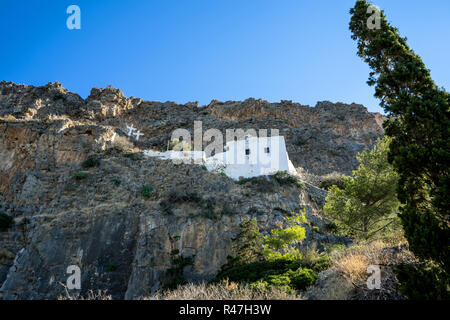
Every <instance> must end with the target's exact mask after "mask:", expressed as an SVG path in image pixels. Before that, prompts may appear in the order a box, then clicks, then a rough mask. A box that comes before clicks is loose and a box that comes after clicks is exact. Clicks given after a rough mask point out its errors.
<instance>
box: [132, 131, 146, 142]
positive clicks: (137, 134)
mask: <svg viewBox="0 0 450 320" xmlns="http://www.w3.org/2000/svg"><path fill="white" fill-rule="evenodd" d="M134 135H135V136H136V140H137V141H139V137H140V136H143V135H144V134H143V133H141V132H140V131H139V130H138V131H136V133H135V134H134Z"/></svg>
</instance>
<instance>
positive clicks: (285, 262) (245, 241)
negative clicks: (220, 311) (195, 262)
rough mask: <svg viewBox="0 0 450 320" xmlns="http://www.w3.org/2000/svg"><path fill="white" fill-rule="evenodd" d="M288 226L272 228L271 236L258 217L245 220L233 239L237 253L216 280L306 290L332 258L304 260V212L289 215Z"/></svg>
mask: <svg viewBox="0 0 450 320" xmlns="http://www.w3.org/2000/svg"><path fill="white" fill-rule="evenodd" d="M286 222H287V226H286V227H285V228H279V229H273V230H272V232H271V234H270V235H266V236H263V235H262V234H261V233H260V232H259V228H258V224H257V222H256V220H255V219H252V220H244V221H243V222H242V223H241V225H240V230H239V233H238V235H237V236H236V237H235V238H234V239H233V244H234V248H235V250H237V254H236V256H235V257H228V263H227V264H226V265H224V266H222V268H221V270H220V272H219V273H218V274H217V276H216V278H215V279H214V281H213V282H217V281H220V280H223V279H228V280H231V281H236V282H244V283H249V284H250V285H251V286H252V287H253V288H255V289H258V290H265V289H269V288H271V287H278V288H281V289H285V290H287V291H293V290H304V289H306V288H307V287H308V286H310V285H312V284H313V283H314V282H315V281H316V280H317V272H320V271H322V270H325V269H326V268H328V267H329V265H330V262H329V258H328V257H327V256H324V255H317V257H314V258H313V259H311V258H309V259H307V260H303V259H302V254H301V253H300V251H299V250H298V249H297V248H296V245H297V244H298V242H300V241H302V240H303V239H304V238H305V229H304V228H303V227H302V226H301V224H302V223H304V222H306V218H305V215H304V213H301V214H297V215H294V216H292V217H288V218H286Z"/></svg>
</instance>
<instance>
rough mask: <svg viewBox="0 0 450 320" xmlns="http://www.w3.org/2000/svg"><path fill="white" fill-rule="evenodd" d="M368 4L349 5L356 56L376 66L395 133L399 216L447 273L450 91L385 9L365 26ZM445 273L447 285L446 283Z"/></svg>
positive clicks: (422, 253) (413, 243)
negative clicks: (375, 23)
mask: <svg viewBox="0 0 450 320" xmlns="http://www.w3.org/2000/svg"><path fill="white" fill-rule="evenodd" d="M368 7H369V4H368V3H367V2H366V1H365V0H358V1H357V2H356V4H355V7H354V8H352V9H351V10H350V13H351V15H352V17H351V21H350V30H351V32H352V33H353V35H352V38H353V39H354V40H356V41H357V44H358V55H359V56H360V57H361V58H362V59H364V61H365V62H367V63H368V64H369V66H370V68H371V69H372V71H371V72H370V76H369V80H368V84H369V85H374V86H375V96H376V97H377V98H379V99H381V106H382V107H384V109H385V111H386V113H387V114H388V119H387V121H386V122H385V123H384V128H385V132H386V135H388V136H390V137H392V138H393V141H392V144H391V148H390V152H389V161H390V162H391V163H392V164H393V166H394V168H395V170H396V171H397V172H398V173H399V183H398V197H399V200H400V201H401V203H402V207H401V212H400V215H399V216H400V218H401V220H402V224H403V228H404V231H405V236H406V238H407V240H408V242H409V245H410V249H411V250H412V251H413V252H414V253H415V254H416V255H417V256H418V257H421V258H423V259H432V260H433V261H434V262H436V263H437V264H438V265H439V266H440V267H441V268H443V270H444V271H445V273H446V274H447V275H448V274H449V271H450V270H449V269H450V255H449V248H450V246H449V239H450V231H449V230H450V219H449V202H450V201H449V196H450V177H449V166H450V140H449V135H450V117H449V113H450V110H449V109H450V108H449V105H450V94H449V93H448V92H446V91H445V90H444V89H440V88H438V87H437V85H436V84H435V83H434V82H433V80H432V79H431V76H430V71H429V70H428V69H427V68H426V67H425V64H424V63H423V62H422V60H421V58H420V57H419V56H418V55H417V54H415V53H414V52H413V50H411V49H410V48H409V46H408V45H407V43H406V38H402V37H401V36H400V35H399V33H398V29H396V28H394V27H393V26H391V25H390V24H389V23H388V21H387V20H386V17H385V15H384V12H381V20H380V28H379V29H376V28H374V29H372V28H369V27H368V26H367V20H368V19H369V17H370V15H371V13H368ZM448 278H449V277H448V276H447V280H446V281H447V284H448Z"/></svg>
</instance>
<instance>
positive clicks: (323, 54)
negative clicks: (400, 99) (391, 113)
mask: <svg viewBox="0 0 450 320" xmlns="http://www.w3.org/2000/svg"><path fill="white" fill-rule="evenodd" d="M374 3H375V4H377V5H378V6H379V7H380V8H381V9H384V10H385V11H386V14H387V16H388V18H389V20H390V21H391V22H392V23H393V25H395V26H397V27H398V28H399V29H400V32H401V34H402V35H404V36H407V37H408V43H409V44H410V46H411V47H412V48H413V49H414V50H415V51H416V52H417V53H418V54H419V55H420V56H421V57H422V59H423V60H424V62H425V64H426V65H427V67H428V68H429V69H431V74H432V77H433V78H434V80H435V81H436V83H437V84H438V85H439V86H441V87H444V88H446V90H448V89H449V88H450V76H449V75H450V64H449V61H448V57H449V52H450V41H449V40H450V39H449V38H450V37H449V35H450V18H449V15H450V1H447V0H429V1H422V0H395V1H394V0H375V1H374ZM71 4H76V5H78V6H79V7H80V8H81V30H68V29H67V27H66V19H67V18H68V16H69V15H68V14H67V13H66V9H67V7H68V6H69V5H71ZM353 5H354V0H339V1H335V0H326V1H325V0H314V1H310V0H277V1H275V0H245V1H244V0H159V1H155V0H145V1H138V0H134V1H133V0H129V1H115V0H108V1H100V0H96V1H94V0H71V1H66V0H58V1H51V0H40V1H35V0H1V2H0V35H1V39H2V41H1V42H2V48H1V49H2V50H0V80H7V81H14V82H16V83H24V84H31V85H45V84H46V83H48V82H54V81H59V82H61V83H62V84H63V86H64V87H65V88H67V89H69V90H70V91H73V92H76V93H78V94H80V95H81V96H82V97H83V98H85V97H87V96H88V95H89V92H90V89H91V88H92V87H105V86H106V85H108V84H111V85H113V86H114V87H118V88H120V89H121V90H122V91H123V92H124V94H125V95H126V96H135V97H140V98H143V99H145V100H157V101H176V102H179V103H185V102H188V101H199V102H200V105H203V104H208V103H209V101H210V100H212V99H218V100H221V101H225V100H243V99H246V98H248V97H254V98H262V99H265V100H268V101H272V102H277V101H280V100H293V101H296V102H300V103H302V104H309V105H312V106H314V105H315V104H316V102H317V101H322V100H330V101H332V102H338V101H340V102H345V103H351V102H356V103H362V104H364V105H365V106H366V107H368V109H369V110H370V111H378V112H381V111H382V110H381V108H380V107H379V106H378V101H377V100H376V99H375V98H374V97H373V88H372V87H368V86H367V84H366V80H367V77H368V73H369V69H368V67H367V66H366V65H365V64H364V62H363V61H362V60H361V59H360V58H359V57H357V56H356V45H355V43H354V42H353V41H352V40H351V38H350V32H349V30H348V22H349V13H348V11H349V9H350V8H351V7H352V6H353Z"/></svg>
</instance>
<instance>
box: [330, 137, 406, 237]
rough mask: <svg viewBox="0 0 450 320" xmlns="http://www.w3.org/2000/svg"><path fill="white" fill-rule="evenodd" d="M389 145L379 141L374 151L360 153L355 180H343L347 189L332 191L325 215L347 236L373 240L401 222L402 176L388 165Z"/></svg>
mask: <svg viewBox="0 0 450 320" xmlns="http://www.w3.org/2000/svg"><path fill="white" fill-rule="evenodd" d="M389 143H390V140H389V139H388V138H384V139H379V140H378V142H377V144H376V145H375V146H374V148H373V149H367V150H364V151H362V152H361V153H359V154H358V155H357V159H358V161H359V167H358V169H357V170H355V171H353V176H351V177H343V179H344V188H343V189H339V187H337V186H332V187H331V188H330V190H329V194H328V196H327V198H326V204H325V206H324V214H325V216H327V217H328V218H330V219H331V220H332V221H333V222H335V223H336V225H337V227H338V229H339V230H341V231H343V233H345V234H347V235H350V236H353V237H356V238H363V239H369V238H372V237H373V236H375V235H377V234H378V233H379V232H381V231H383V230H385V229H386V228H387V227H388V226H390V225H392V224H393V223H395V221H396V219H397V215H396V211H397V209H398V206H399V201H398V200H397V197H396V188H397V180H398V175H397V173H396V172H395V171H394V169H393V167H392V166H391V165H390V164H389V162H388V161H387V156H388V151H389Z"/></svg>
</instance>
